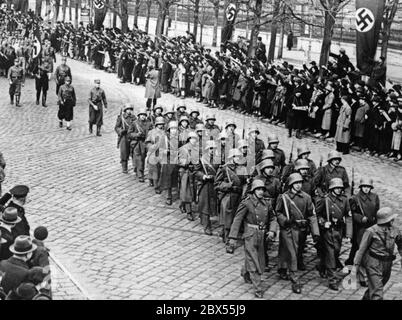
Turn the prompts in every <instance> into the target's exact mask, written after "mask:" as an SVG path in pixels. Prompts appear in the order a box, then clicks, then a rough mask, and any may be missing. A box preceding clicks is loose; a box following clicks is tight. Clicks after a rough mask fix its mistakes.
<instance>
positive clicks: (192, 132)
mask: <svg viewBox="0 0 402 320" xmlns="http://www.w3.org/2000/svg"><path fill="white" fill-rule="evenodd" d="M190 138H196V139H198V135H197V134H196V133H195V132H194V131H191V132H189V133H188V135H187V141H188V140H190Z"/></svg>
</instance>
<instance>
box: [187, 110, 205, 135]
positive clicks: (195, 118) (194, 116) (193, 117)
mask: <svg viewBox="0 0 402 320" xmlns="http://www.w3.org/2000/svg"><path fill="white" fill-rule="evenodd" d="M199 116H200V111H199V110H198V109H195V110H192V111H191V112H190V118H189V120H190V128H191V129H193V130H194V129H195V127H196V126H197V124H200V123H201V124H204V122H203V121H202V119H200V118H199Z"/></svg>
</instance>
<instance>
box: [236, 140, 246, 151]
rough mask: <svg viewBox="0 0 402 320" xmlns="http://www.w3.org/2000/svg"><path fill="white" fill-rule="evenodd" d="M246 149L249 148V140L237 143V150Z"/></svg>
mask: <svg viewBox="0 0 402 320" xmlns="http://www.w3.org/2000/svg"><path fill="white" fill-rule="evenodd" d="M244 147H248V142H247V140H244V139H240V140H239V142H238V143H237V148H238V149H241V148H244Z"/></svg>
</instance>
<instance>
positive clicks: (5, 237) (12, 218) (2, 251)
mask: <svg viewBox="0 0 402 320" xmlns="http://www.w3.org/2000/svg"><path fill="white" fill-rule="evenodd" d="M20 221H21V218H20V217H18V212H17V209H16V208H6V209H5V210H4V212H3V213H2V215H1V217H0V233H1V236H0V237H1V242H2V243H1V247H0V261H1V260H6V259H8V258H10V257H11V256H12V254H11V252H10V250H9V248H10V246H11V245H12V244H13V243H14V239H15V237H14V235H13V229H14V227H15V225H16V224H17V223H18V222H20Z"/></svg>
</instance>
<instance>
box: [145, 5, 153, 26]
mask: <svg viewBox="0 0 402 320" xmlns="http://www.w3.org/2000/svg"><path fill="white" fill-rule="evenodd" d="M146 4H147V16H146V20H145V32H146V33H148V31H149V18H150V17H151V6H152V0H147V2H146Z"/></svg>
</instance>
